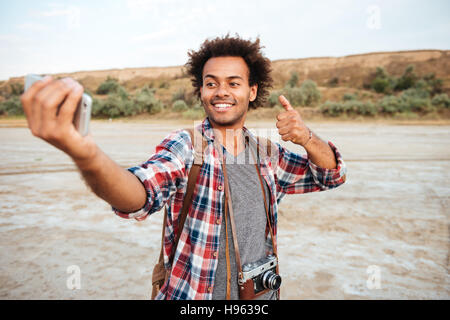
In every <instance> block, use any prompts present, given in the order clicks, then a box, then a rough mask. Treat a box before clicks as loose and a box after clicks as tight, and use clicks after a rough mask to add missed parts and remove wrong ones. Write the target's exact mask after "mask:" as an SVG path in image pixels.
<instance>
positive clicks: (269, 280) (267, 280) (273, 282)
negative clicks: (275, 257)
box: [262, 271, 281, 290]
mask: <svg viewBox="0 0 450 320" xmlns="http://www.w3.org/2000/svg"><path fill="white" fill-rule="evenodd" d="M262 284H263V286H264V288H266V289H270V290H278V289H279V288H280V286H281V277H280V276H279V275H277V274H276V273H274V272H273V271H267V272H266V273H264V275H263V276H262Z"/></svg>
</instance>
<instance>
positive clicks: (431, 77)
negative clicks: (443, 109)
mask: <svg viewBox="0 0 450 320" xmlns="http://www.w3.org/2000/svg"><path fill="white" fill-rule="evenodd" d="M423 80H424V81H425V82H426V83H427V84H428V87H429V92H430V94H431V95H432V96H434V95H436V94H440V93H442V87H443V85H444V81H443V80H442V79H436V77H435V74H434V73H429V74H426V75H425V76H424V77H423Z"/></svg>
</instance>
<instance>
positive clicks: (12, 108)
mask: <svg viewBox="0 0 450 320" xmlns="http://www.w3.org/2000/svg"><path fill="white" fill-rule="evenodd" d="M23 114H24V112H23V108H22V103H21V102H20V97H19V96H12V97H11V98H9V99H8V100H5V101H3V102H1V103H0V115H8V116H17V115H23Z"/></svg>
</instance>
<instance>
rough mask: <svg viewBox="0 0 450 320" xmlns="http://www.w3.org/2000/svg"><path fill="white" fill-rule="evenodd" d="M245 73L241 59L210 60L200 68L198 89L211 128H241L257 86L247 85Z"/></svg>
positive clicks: (222, 58) (246, 72)
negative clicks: (200, 77)
mask: <svg viewBox="0 0 450 320" xmlns="http://www.w3.org/2000/svg"><path fill="white" fill-rule="evenodd" d="M249 73H250V72H249V69H248V66H247V64H246V63H245V60H244V59H243V58H242V57H214V58H210V59H209V60H208V61H207V62H206V63H205V65H204V67H203V74H202V79H203V85H202V87H201V88H200V94H201V100H202V103H203V107H204V108H205V112H206V114H207V115H208V118H209V120H210V122H211V125H212V126H213V127H214V128H218V129H239V128H242V127H243V125H244V121H245V116H246V114H247V111H248V105H249V102H250V101H254V100H255V99H256V93H257V85H256V84H255V85H253V86H250V85H249Z"/></svg>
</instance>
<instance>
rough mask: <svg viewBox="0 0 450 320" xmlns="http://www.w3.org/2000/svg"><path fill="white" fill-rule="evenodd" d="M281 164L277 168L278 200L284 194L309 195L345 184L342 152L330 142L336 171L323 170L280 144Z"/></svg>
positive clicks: (306, 157) (305, 156) (305, 157)
mask: <svg viewBox="0 0 450 320" xmlns="http://www.w3.org/2000/svg"><path fill="white" fill-rule="evenodd" d="M277 145H278V150H279V162H278V167H277V168H276V179H277V188H278V193H279V195H278V198H279V197H282V196H283V195H284V194H294V193H308V192H316V191H323V190H328V189H332V188H336V187H338V186H340V185H342V184H343V183H344V182H345V176H346V171H347V169H346V165H345V163H344V160H343V159H342V156H341V154H340V152H339V151H338V150H337V148H336V147H335V146H334V145H333V143H331V142H328V145H329V146H330V147H331V150H333V153H334V155H335V157H336V163H337V167H336V168H335V169H326V168H321V167H319V166H317V165H315V164H314V163H313V162H312V161H310V160H309V159H308V156H307V155H300V154H297V153H294V152H291V151H289V150H287V149H286V148H284V147H282V146H281V145H280V144H278V143H277Z"/></svg>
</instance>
